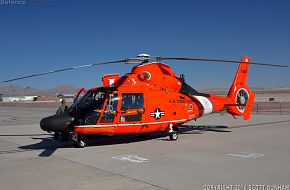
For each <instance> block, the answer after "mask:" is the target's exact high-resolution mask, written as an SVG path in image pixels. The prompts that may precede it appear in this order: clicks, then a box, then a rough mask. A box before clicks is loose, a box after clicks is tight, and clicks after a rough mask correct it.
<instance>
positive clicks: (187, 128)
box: [178, 125, 232, 135]
mask: <svg viewBox="0 0 290 190" xmlns="http://www.w3.org/2000/svg"><path fill="white" fill-rule="evenodd" d="M228 129H229V127H228V126H225V125H181V126H180V127H178V132H179V133H180V134H183V135H186V134H203V133H204V132H206V131H212V132H232V131H231V130H228Z"/></svg>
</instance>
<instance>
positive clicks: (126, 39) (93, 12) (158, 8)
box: [0, 0, 290, 89]
mask: <svg viewBox="0 0 290 190" xmlns="http://www.w3.org/2000/svg"><path fill="white" fill-rule="evenodd" d="M28 1H29V0H27V2H28ZM38 1H39V3H38V4H34V3H32V1H29V2H28V3H27V4H26V5H0V16H1V19H0V66H1V68H0V80H1V81H3V80H6V79H10V78H14V77H18V76H23V75H28V74H32V73H38V72H43V71H49V70H54V69H59V68H63V67H69V66H75V65H84V64H91V63H96V62H101V61H109V60H115V59H122V58H126V57H134V56H135V55H137V54H139V53H149V54H151V55H154V56H163V57H178V56H179V57H207V58H217V59H240V58H241V57H242V56H243V55H245V54H246V55H249V56H250V57H251V58H252V61H257V62H266V63H274V64H275V63H276V64H286V65H289V66H290V22H289V18H290V11H289V10H290V1H288V0H279V1H272V0H269V1H267V0H261V1H255V0H243V1H231V0H219V1H214V0H198V1H194V0H191V1H186V0H178V1H177V0H176V1H166V0H146V1H138V0H131V1H126V0H124V1H117V0H115V1H93V0H91V1H90V0H84V1H81V0H71V1H69V0H67V1H65V0H56V1H54V2H52V3H51V4H49V5H48V4H45V3H41V0H38ZM168 64H170V66H171V67H172V68H173V70H174V71H175V72H176V74H177V75H180V74H182V73H183V74H185V76H186V80H187V81H188V83H189V84H190V85H192V86H193V87H195V88H197V89H203V88H210V87H228V86H230V84H231V82H232V80H233V77H234V74H235V72H236V68H237V65H235V64H228V63H206V62H203V63H198V62H195V63H193V62H178V61H170V62H168ZM130 68H131V66H129V65H124V64H120V65H103V66H98V67H94V68H89V69H82V70H78V71H69V72H66V73H58V74H52V75H48V76H42V77H38V78H31V79H25V80H22V81H17V82H11V83H7V84H5V85H12V84H16V85H21V86H31V87H36V88H43V89H45V88H50V87H55V86H57V85H60V84H64V83H69V84H72V85H75V86H78V87H81V86H84V87H86V88H89V87H94V86H97V85H101V76H102V75H103V74H107V73H120V74H124V73H126V72H129V71H130ZM289 76H290V68H286V69H285V68H271V67H261V66H251V68H250V73H249V79H248V84H249V85H250V86H255V87H290V80H289V79H290V77H289ZM1 86H3V84H2V85H1Z"/></svg>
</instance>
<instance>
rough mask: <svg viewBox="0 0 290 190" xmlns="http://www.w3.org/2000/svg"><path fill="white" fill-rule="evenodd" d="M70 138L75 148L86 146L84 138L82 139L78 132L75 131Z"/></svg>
mask: <svg viewBox="0 0 290 190" xmlns="http://www.w3.org/2000/svg"><path fill="white" fill-rule="evenodd" d="M72 140H73V142H74V146H75V147H76V148H84V147H85V146H86V143H85V142H84V140H82V139H81V138H80V136H79V135H78V134H76V133H74V134H73V136H72Z"/></svg>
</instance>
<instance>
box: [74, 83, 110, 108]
mask: <svg viewBox="0 0 290 190" xmlns="http://www.w3.org/2000/svg"><path fill="white" fill-rule="evenodd" d="M111 91H112V89H110V88H97V89H95V90H89V91H88V92H87V93H86V94H85V95H84V96H82V97H81V98H80V99H79V100H78V101H77V102H75V103H74V104H73V105H72V109H73V110H78V111H93V110H96V111H98V110H102V109H103V106H104V102H105V99H106V94H107V93H108V92H111Z"/></svg>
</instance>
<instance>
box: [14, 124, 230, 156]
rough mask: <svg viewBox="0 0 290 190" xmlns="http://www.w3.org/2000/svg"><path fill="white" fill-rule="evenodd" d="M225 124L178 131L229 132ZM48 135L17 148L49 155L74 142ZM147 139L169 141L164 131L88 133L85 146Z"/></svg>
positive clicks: (196, 132) (71, 146) (181, 133)
mask: <svg viewBox="0 0 290 190" xmlns="http://www.w3.org/2000/svg"><path fill="white" fill-rule="evenodd" d="M226 129H228V127H227V126H221V125H218V126H213V125H199V126H194V125H181V126H179V127H178V133H179V135H180V136H182V135H194V134H203V133H204V132H207V131H212V132H231V131H229V130H226ZM47 135H49V136H48V137H31V138H32V139H33V140H41V141H40V142H38V143H35V144H30V145H25V146H20V147H18V148H20V149H22V150H24V151H32V150H43V151H42V152H41V153H40V154H39V155H38V156H39V157H49V156H51V155H52V154H53V153H54V152H55V151H56V150H57V149H59V148H62V149H64V148H73V147H74V144H73V142H72V141H64V142H62V141H58V140H55V139H54V138H53V135H50V134H47ZM148 140H163V141H169V138H168V134H167V133H166V132H161V131H157V132H153V133H150V134H142V135H138V134H132V135H116V136H101V135H89V136H88V137H87V139H86V143H87V146H88V147H90V146H109V145H117V144H130V143H136V142H142V141H148Z"/></svg>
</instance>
